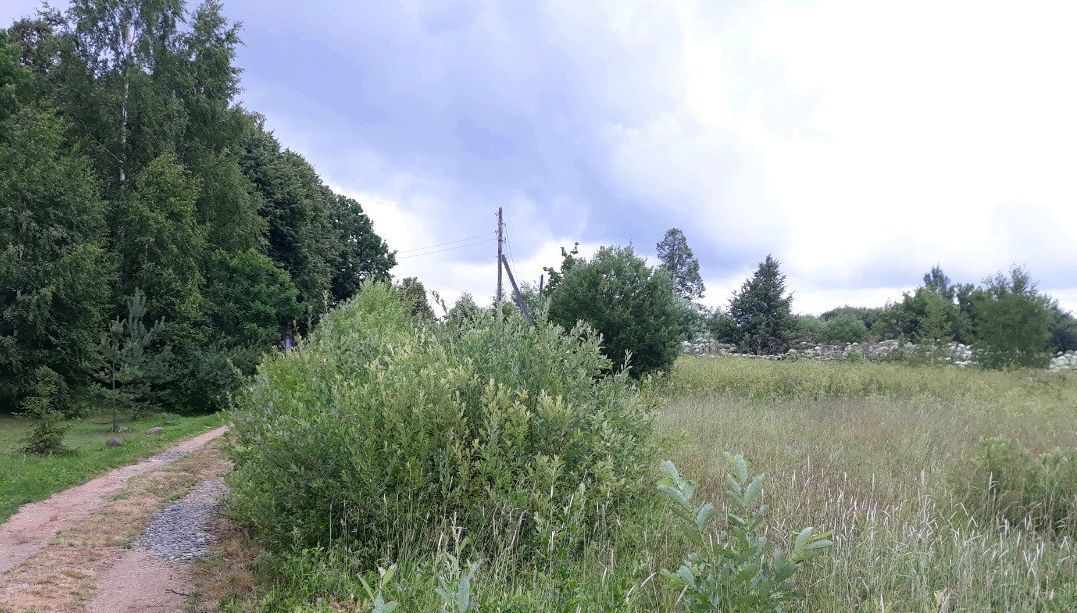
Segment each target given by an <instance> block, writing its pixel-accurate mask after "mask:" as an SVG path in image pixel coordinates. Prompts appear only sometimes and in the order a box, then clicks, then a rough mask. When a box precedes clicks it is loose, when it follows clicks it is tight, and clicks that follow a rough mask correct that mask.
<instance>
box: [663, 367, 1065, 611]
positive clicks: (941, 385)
mask: <svg viewBox="0 0 1077 613" xmlns="http://www.w3.org/2000/svg"><path fill="white" fill-rule="evenodd" d="M670 388H671V392H670V399H669V401H668V403H667V404H666V405H665V408H664V409H663V410H662V411H661V412H660V414H659V423H660V426H661V428H662V431H663V432H665V433H666V434H667V436H669V437H670V444H669V446H668V447H667V448H668V449H669V450H670V453H671V456H672V458H673V459H674V461H675V462H676V463H677V465H678V466H679V467H681V469H682V472H683V473H685V474H687V475H690V476H691V477H692V478H694V479H695V480H696V481H698V482H700V484H701V486H702V487H703V489H704V491H707V492H708V493H709V494H710V495H711V496H712V497H717V495H718V493H719V491H720V490H721V489H722V487H723V484H722V482H721V480H720V479H721V476H722V468H723V467H722V464H721V460H722V452H723V451H726V450H732V451H737V452H743V453H744V454H745V455H746V456H748V457H749V458H751V459H752V460H753V461H754V462H755V464H756V465H757V466H758V467H760V469H761V470H764V471H766V473H767V475H768V478H767V482H768V487H767V491H766V493H765V494H764V496H765V502H766V503H767V504H768V505H769V508H770V514H769V516H770V518H771V524H770V530H771V531H772V532H773V533H774V535H775V536H776V537H779V538H780V537H781V535H783V534H784V533H786V532H788V530H789V529H792V528H794V527H799V526H802V525H806V524H807V525H814V526H817V527H823V528H826V529H830V530H833V531H834V540H835V541H836V543H837V547H836V548H835V549H834V550H833V551H832V552H830V553H829V555H828V556H827V558H826V559H823V560H820V561H817V562H816V563H814V564H813V565H812V566H811V568H810V569H809V570H808V572H807V573H806V575H805V577H804V579H805V584H804V586H805V588H806V590H807V592H808V594H809V600H808V601H807V602H806V606H807V607H808V608H809V609H811V610H834V611H837V610H843V611H844V610H850V609H860V610H888V611H890V610H894V611H907V610H950V611H956V610H1011V611H1013V610H1059V611H1063V610H1077V547H1075V545H1074V542H1073V540H1072V537H1071V536H1067V535H1065V534H1063V535H1058V534H1054V535H1045V534H1037V533H1036V532H1035V531H1033V530H1029V529H1027V528H1028V527H1027V526H1020V525H1018V526H1012V525H1008V524H1006V523H1005V522H996V521H991V520H990V518H989V516H988V515H985V514H984V513H979V512H978V511H980V510H979V509H970V508H969V506H968V504H967V502H966V501H967V499H968V497H967V496H965V495H964V492H966V491H967V488H968V487H969V486H970V485H971V486H973V487H975V486H976V484H974V483H973V484H970V483H969V480H970V479H973V478H976V477H974V473H973V471H972V464H973V459H974V458H975V456H976V454H977V453H978V452H979V446H980V441H981V439H982V438H985V437H990V436H997V435H1002V436H1006V437H1008V438H1011V439H1015V440H1020V441H1021V442H1023V443H1024V444H1025V445H1026V446H1028V447H1030V448H1032V449H1046V448H1048V447H1052V446H1062V447H1069V448H1073V447H1075V446H1077V429H1075V428H1077V378H1075V377H1074V376H1073V375H1069V374H1059V373H1047V372H1032V371H1027V372H989V371H981V370H961V369H956V368H942V367H909V366H903V365H897V364H844V363H815V362H766V361H757V360H747V359H728V358H721V359H708V358H684V359H682V360H681V361H680V362H679V363H678V365H677V368H676V369H675V371H674V373H673V374H672V377H671V381H670Z"/></svg>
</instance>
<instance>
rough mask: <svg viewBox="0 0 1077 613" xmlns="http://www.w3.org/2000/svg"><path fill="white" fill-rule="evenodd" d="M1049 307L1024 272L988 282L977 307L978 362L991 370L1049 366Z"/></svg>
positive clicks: (1019, 271) (1046, 300)
mask: <svg viewBox="0 0 1077 613" xmlns="http://www.w3.org/2000/svg"><path fill="white" fill-rule="evenodd" d="M1049 304H1050V303H1049V300H1048V299H1047V297H1046V296H1044V295H1043V294H1041V293H1039V291H1038V290H1037V289H1036V284H1035V283H1034V282H1033V281H1032V278H1031V277H1030V276H1029V274H1028V272H1026V271H1025V270H1023V269H1021V268H1014V269H1013V270H1011V271H1010V274H1009V276H1005V275H1002V274H998V275H995V276H994V277H993V278H991V279H988V280H987V282H986V283H985V287H984V291H983V292H982V294H981V297H980V299H979V300H978V301H977V303H976V315H977V332H978V334H977V337H978V338H977V339H976V343H975V345H974V347H975V350H976V361H977V362H978V363H979V364H980V365H981V366H985V367H988V368H1014V367H1039V368H1043V367H1045V366H1047V363H1048V361H1049V360H1050V354H1049V353H1048V345H1049V343H1050V340H1051V330H1050V326H1051V319H1052V317H1051V311H1050V309H1049Z"/></svg>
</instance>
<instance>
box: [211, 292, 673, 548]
mask: <svg viewBox="0 0 1077 613" xmlns="http://www.w3.org/2000/svg"><path fill="white" fill-rule="evenodd" d="M609 369H610V362H609V361H608V360H607V359H606V358H604V357H603V356H602V353H601V350H600V347H599V344H598V342H597V339H596V338H595V337H594V336H593V335H592V334H591V333H589V331H588V330H587V329H586V328H584V327H577V328H575V329H574V330H572V331H571V332H570V333H569V334H565V332H564V331H563V330H562V329H561V328H559V327H557V326H552V325H551V326H544V327H531V326H529V325H527V324H526V323H525V322H523V321H522V320H521V319H520V318H519V317H518V316H514V315H506V314H502V313H499V312H497V311H489V312H484V313H480V314H476V316H475V319H474V320H473V322H472V323H470V324H464V325H461V326H459V327H452V328H442V327H436V326H429V325H426V324H422V323H420V322H419V321H418V320H417V319H416V317H415V316H414V315H413V314H412V312H411V305H410V304H405V303H404V302H403V301H402V300H401V298H400V296H399V293H398V292H396V291H394V290H392V289H391V288H390V287H388V286H386V285H382V284H372V285H368V286H366V287H365V288H364V289H363V290H362V291H361V292H360V294H359V295H358V296H357V298H356V299H354V300H353V301H352V302H350V303H348V304H346V305H344V306H342V307H340V308H338V309H336V310H334V311H332V312H331V313H329V314H328V315H327V316H326V317H325V318H324V320H323V322H322V323H321V324H320V325H319V327H318V328H317V329H316V330H315V331H314V332H313V334H312V335H311V336H310V337H309V338H308V339H307V340H306V341H304V342H303V343H302V344H301V345H300V346H299V347H298V349H297V350H295V351H292V352H290V353H288V354H282V355H278V356H276V357H271V358H270V359H268V360H267V361H266V362H265V363H263V364H262V365H261V366H260V368H259V372H258V374H257V375H256V377H255V380H254V382H253V384H252V385H251V386H250V387H249V388H248V389H247V390H245V391H244V392H243V393H242V394H241V395H240V396H239V398H238V403H237V406H238V409H237V411H236V414H235V428H234V431H235V433H236V445H235V450H234V453H233V457H234V460H235V463H236V470H235V472H234V474H233V478H232V482H233V484H234V489H233V502H234V505H233V508H234V510H235V513H236V515H237V517H238V518H239V519H240V520H241V521H242V522H243V523H245V524H246V525H248V526H250V527H252V528H254V529H255V532H256V533H257V534H258V535H259V536H260V537H261V538H262V539H263V540H264V541H266V542H267V543H268V544H269V545H270V546H271V548H276V549H288V548H289V547H291V546H293V545H299V546H306V547H313V546H325V545H328V544H330V543H331V542H333V543H334V544H336V545H344V546H346V547H348V548H349V549H350V550H351V551H352V554H353V555H355V556H356V557H357V558H359V559H365V560H368V561H373V560H376V559H386V558H388V559H398V555H400V554H402V553H406V552H408V551H412V550H414V549H416V548H417V549H418V550H419V551H426V552H430V551H433V549H434V548H435V546H436V538H434V536H435V535H437V534H439V533H448V532H449V530H450V527H459V528H460V529H462V530H463V531H464V533H465V534H466V535H467V536H468V538H469V539H471V542H472V543H474V547H475V548H476V549H477V550H478V553H479V554H489V553H493V552H497V553H504V552H506V551H509V552H519V553H521V554H522V555H526V554H529V553H530V554H539V553H549V552H571V551H572V550H573V547H576V546H578V545H580V544H583V543H586V542H587V541H588V540H589V539H592V538H596V537H599V536H601V535H603V534H607V533H608V532H609V531H612V530H616V524H617V521H618V520H619V519H621V518H622V517H623V516H624V515H625V514H626V513H630V512H632V510H633V509H634V506H637V505H635V504H634V503H635V502H636V501H637V499H638V498H639V497H641V496H644V495H645V494H646V492H647V491H648V490H649V488H648V487H647V484H646V474H647V471H646V467H647V466H649V465H651V463H652V461H653V453H654V444H653V436H652V430H651V419H650V412H651V406H650V405H649V403H648V402H647V400H646V396H645V395H641V394H640V393H638V392H636V391H635V390H634V388H633V386H631V385H630V383H629V381H628V379H627V375H626V374H625V373H618V374H615V375H612V376H602V374H603V373H605V372H607V371H608V370H609Z"/></svg>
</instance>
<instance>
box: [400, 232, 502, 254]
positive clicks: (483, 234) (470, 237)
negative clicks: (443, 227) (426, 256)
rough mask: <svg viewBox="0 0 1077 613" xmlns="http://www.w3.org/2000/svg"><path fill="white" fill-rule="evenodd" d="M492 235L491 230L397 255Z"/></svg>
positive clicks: (406, 250) (416, 248)
mask: <svg viewBox="0 0 1077 613" xmlns="http://www.w3.org/2000/svg"><path fill="white" fill-rule="evenodd" d="M494 234H496V233H495V232H494V231H492V230H491V231H490V232H483V233H482V234H476V235H474V236H465V237H464V238H458V239H456V240H454V241H445V242H443V243H434V244H432V245H426V246H425V247H415V248H412V249H404V250H402V251H399V252H398V253H411V252H413V251H426V250H427V249H433V248H435V247H442V246H445V245H454V244H456V243H463V242H466V241H470V240H473V239H476V238H484V237H487V236H493V235H494Z"/></svg>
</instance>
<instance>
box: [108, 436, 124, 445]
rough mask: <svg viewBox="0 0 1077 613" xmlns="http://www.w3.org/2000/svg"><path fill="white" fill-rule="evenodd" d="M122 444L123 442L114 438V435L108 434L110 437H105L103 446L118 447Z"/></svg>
mask: <svg viewBox="0 0 1077 613" xmlns="http://www.w3.org/2000/svg"><path fill="white" fill-rule="evenodd" d="M122 444H123V441H121V440H120V439H118V438H116V437H115V436H110V437H108V438H106V439H105V447H119V446H120V445H122Z"/></svg>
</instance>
